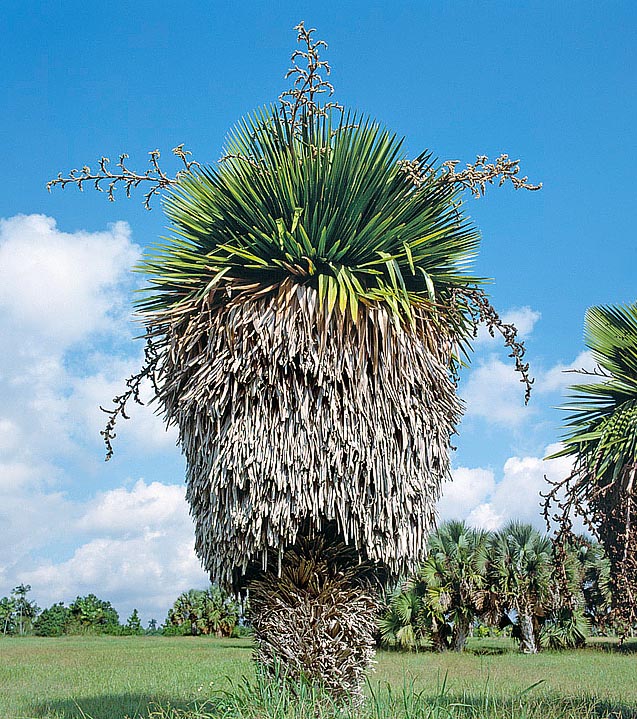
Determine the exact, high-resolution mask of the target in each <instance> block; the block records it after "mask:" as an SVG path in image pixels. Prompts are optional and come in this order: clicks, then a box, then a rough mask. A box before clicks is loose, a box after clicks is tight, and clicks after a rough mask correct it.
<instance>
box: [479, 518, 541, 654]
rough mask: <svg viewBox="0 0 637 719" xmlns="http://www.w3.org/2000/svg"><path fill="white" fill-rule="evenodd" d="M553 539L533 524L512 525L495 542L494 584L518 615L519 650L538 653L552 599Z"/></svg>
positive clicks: (500, 532)
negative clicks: (548, 607) (544, 618)
mask: <svg viewBox="0 0 637 719" xmlns="http://www.w3.org/2000/svg"><path fill="white" fill-rule="evenodd" d="M551 560H552V545H551V540H550V539H549V538H548V537H547V536H546V535H542V534H540V533H539V532H538V531H537V530H535V529H533V527H532V526H531V525H530V524H521V523H519V522H515V521H513V522H510V523H509V524H508V525H506V527H504V528H503V529H502V530H500V531H499V532H498V533H497V534H496V535H495V537H494V539H493V544H492V548H491V562H492V570H491V571H492V573H493V579H494V585H495V587H496V588H497V591H498V593H499V595H500V598H501V599H500V601H501V603H502V606H503V607H504V609H505V610H507V611H508V612H511V611H513V612H515V614H516V615H517V621H516V624H517V629H518V632H519V636H520V650H521V651H522V652H524V653H526V654H535V653H536V652H537V651H538V645H539V637H540V621H539V619H540V618H541V617H543V616H544V615H545V613H546V610H545V607H546V603H547V601H548V600H549V598H550V596H551V578H552V561H551Z"/></svg>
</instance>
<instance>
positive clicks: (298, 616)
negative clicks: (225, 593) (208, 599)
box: [250, 537, 378, 704]
mask: <svg viewBox="0 0 637 719" xmlns="http://www.w3.org/2000/svg"><path fill="white" fill-rule="evenodd" d="M273 564H274V565H275V566H273V567H270V568H269V569H268V570H266V571H264V572H260V573H259V575H258V576H257V577H255V579H253V581H252V582H251V583H250V609H251V619H252V626H253V628H254V635H255V640H256V650H255V654H256V659H257V661H258V662H259V663H260V664H261V665H262V666H264V667H266V668H267V669H268V671H269V672H270V673H271V674H273V675H275V676H278V677H279V678H282V679H285V680H291V686H293V687H294V686H295V685H297V684H298V682H299V681H308V682H310V683H312V684H314V685H318V686H319V687H321V688H323V689H324V690H325V691H327V693H328V694H329V695H330V696H331V697H333V698H335V699H337V700H342V701H347V702H353V703H355V704H356V703H359V702H360V700H361V699H362V692H361V688H362V683H363V679H364V675H365V672H366V670H367V669H368V668H369V667H370V665H371V663H372V660H373V657H374V635H375V632H376V618H377V613H378V601H377V591H376V588H375V587H374V586H373V583H370V580H369V579H368V578H367V576H366V575H367V574H368V573H369V570H370V567H369V565H367V566H365V565H359V564H357V562H356V552H355V551H353V550H352V549H351V548H349V547H345V545H343V544H342V543H341V542H339V541H338V540H336V541H334V539H324V538H322V537H321V538H316V539H313V540H306V539H300V540H299V541H298V542H297V543H296V545H295V546H294V547H293V548H291V549H288V550H287V551H286V552H285V553H284V555H283V560H282V566H281V571H280V575H279V572H278V571H277V567H276V564H277V563H273Z"/></svg>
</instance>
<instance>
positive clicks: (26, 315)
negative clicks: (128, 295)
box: [0, 215, 140, 353]
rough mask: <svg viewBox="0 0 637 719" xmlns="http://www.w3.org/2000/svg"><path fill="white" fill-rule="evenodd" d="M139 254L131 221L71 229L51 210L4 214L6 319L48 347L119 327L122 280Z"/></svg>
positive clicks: (0, 233) (1, 304)
mask: <svg viewBox="0 0 637 719" xmlns="http://www.w3.org/2000/svg"><path fill="white" fill-rule="evenodd" d="M139 257H140V250H139V247H137V245H134V244H133V243H132V242H131V240H130V229H129V227H128V225H127V224H126V223H125V222H117V223H115V224H113V225H111V226H110V227H109V229H108V230H106V231H104V232H93V233H89V232H76V233H73V234H69V233H65V232H62V231H60V230H59V229H57V227H56V223H55V220H54V219H53V218H51V217H46V216H44V215H17V216H15V217H11V218H9V219H7V220H2V219H0V308H1V310H2V314H3V324H5V327H6V325H8V326H9V328H11V330H12V331H13V332H14V333H15V334H17V335H18V336H22V337H25V336H26V337H28V338H29V339H30V340H31V341H34V342H35V343H36V347H34V348H33V349H34V351H35V352H36V353H37V345H39V344H40V343H46V345H47V346H48V348H49V350H50V349H51V347H53V348H58V349H59V348H65V347H68V346H69V345H70V344H72V343H74V342H78V341H79V340H81V339H83V338H84V337H86V336H87V335H88V334H90V333H91V332H95V331H98V330H100V331H104V330H107V329H112V325H113V322H114V321H116V320H117V319H119V318H120V317H119V316H120V315H121V314H122V312H123V311H125V310H124V307H123V303H122V299H121V294H120V292H119V288H120V285H121V284H122V283H123V282H125V281H126V280H128V282H129V283H130V275H129V270H130V268H131V266H132V265H133V264H135V262H137V260H138V259H139Z"/></svg>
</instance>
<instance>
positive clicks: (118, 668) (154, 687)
mask: <svg viewBox="0 0 637 719" xmlns="http://www.w3.org/2000/svg"><path fill="white" fill-rule="evenodd" d="M242 677H246V678H247V680H248V681H249V682H252V684H250V686H249V687H248V689H247V690H245V689H244V690H243V692H239V693H242V695H243V698H244V701H247V702H248V703H252V704H253V705H254V713H251V714H250V716H255V717H257V716H264V713H265V710H264V709H263V707H261V709H259V706H260V704H259V702H260V701H261V700H260V699H259V697H258V696H257V694H258V686H257V685H255V684H254V672H253V667H252V663H251V651H250V642H249V641H248V640H215V639H209V638H191V637H175V638H168V637H64V638H60V639H38V638H23V639H9V638H3V639H0V718H1V719H27V718H29V719H30V718H33V719H81V718H84V717H92V719H124V717H127V716H128V717H148V716H149V712H151V713H152V712H153V711H154V712H155V716H157V717H159V716H162V717H164V716H167V715H171V714H172V715H173V716H175V715H177V714H178V713H179V711H178V710H186V709H188V708H190V709H192V707H193V706H194V704H193V703H194V702H199V704H201V702H203V701H204V700H205V699H207V698H209V697H211V696H215V693H219V692H220V691H222V690H224V689H225V690H228V689H230V688H231V686H232V684H233V683H235V684H241V682H242ZM443 685H444V686H443ZM530 687H532V688H530ZM388 688H389V689H388ZM233 691H234V690H233ZM369 691H371V692H372V693H374V694H375V695H376V700H375V702H374V701H373V702H370V706H372V708H369V707H368V716H373V717H379V718H380V717H382V718H383V719H384V718H385V717H390V716H391V717H394V716H396V717H398V716H400V717H406V718H407V717H409V719H411V717H421V716H422V717H425V716H427V717H443V716H444V717H456V716H457V717H473V718H474V719H482V718H483V717H485V718H486V717H489V718H490V717H498V718H499V717H511V718H512V717H533V718H534V719H535V718H536V719H540V718H542V719H545V718H546V719H553V718H557V717H563V718H564V719H567V718H569V717H572V718H575V717H577V718H580V717H591V716H595V717H623V718H630V719H637V642H634V643H633V644H632V645H631V644H629V645H628V646H627V647H626V649H625V650H624V651H622V652H618V651H615V650H614V647H613V645H611V644H606V645H604V644H599V645H596V646H595V645H594V646H592V647H590V648H588V649H586V650H581V651H577V652H564V653H553V652H547V653H542V654H540V655H537V656H522V655H519V654H517V653H516V652H515V651H514V648H513V645H512V644H509V643H508V640H482V641H479V640H475V641H473V642H472V643H471V645H470V651H469V652H467V653H466V654H464V655H453V654H444V655H439V654H432V653H422V654H414V655H409V654H397V653H386V652H381V653H380V654H379V655H378V663H377V667H376V671H375V672H374V674H373V675H372V678H371V681H370V687H369V688H368V692H369ZM388 691H391V696H390V695H389V694H388ZM252 694H253V695H254V696H252ZM261 704H263V702H262V701H261ZM434 705H435V706H436V707H437V708H436V711H433V709H432V706H434ZM207 706H208V707H209V708H208V709H207V710H206V712H205V714H206V716H217V715H219V716H231V715H232V714H231V713H230V712H229V710H227V707H226V711H228V713H226V714H224V713H223V710H222V708H221V705H219V706H217V708H216V709H215V712H214V713H213V711H212V709H210V706H211V705H207ZM149 707H150V709H149ZM153 707H154V709H153ZM158 707H161V710H160V709H159V708H158ZM169 707H172V709H173V710H171V711H169ZM242 716H243V714H242ZM277 716H279V714H277ZM286 716H287V715H286ZM297 716H298V714H297Z"/></svg>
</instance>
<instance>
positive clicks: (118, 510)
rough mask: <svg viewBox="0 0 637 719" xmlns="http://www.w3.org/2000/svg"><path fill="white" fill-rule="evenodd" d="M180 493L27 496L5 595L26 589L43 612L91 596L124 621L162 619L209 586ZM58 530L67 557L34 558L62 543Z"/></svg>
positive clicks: (148, 489) (165, 488)
mask: <svg viewBox="0 0 637 719" xmlns="http://www.w3.org/2000/svg"><path fill="white" fill-rule="evenodd" d="M184 494H185V491H184V487H183V486H177V485H164V484H160V483H159V482H151V483H150V484H147V483H146V482H144V481H143V480H139V481H138V482H136V483H135V485H134V486H133V487H132V488H131V489H130V490H127V489H124V488H117V489H114V490H111V491H108V492H103V493H100V494H99V495H98V496H97V497H95V498H93V499H90V500H88V501H87V502H84V503H78V502H72V501H70V500H69V499H68V498H66V497H64V496H63V495H61V494H59V493H31V494H30V496H29V506H28V507H27V508H26V511H25V512H23V513H22V515H21V522H20V526H21V527H22V528H23V529H27V530H28V531H27V532H20V531H19V529H18V527H15V526H14V531H16V530H17V536H16V537H15V538H14V541H13V544H12V550H13V557H12V559H13V561H10V562H9V564H8V565H7V566H4V567H3V572H4V575H5V577H4V583H6V586H7V589H6V590H5V591H7V592H8V591H10V588H11V586H15V585H16V584H18V583H20V582H25V583H27V584H31V585H32V587H33V597H34V599H35V600H36V601H37V602H38V603H39V604H40V605H41V606H48V605H50V604H53V603H54V602H58V601H66V602H70V601H72V600H73V599H74V598H75V597H76V596H78V595H85V594H88V593H90V592H93V593H95V594H97V595H98V596H100V597H101V598H102V599H108V600H109V601H111V602H112V603H113V605H114V606H115V608H116V609H118V611H119V612H120V615H121V618H122V619H125V617H126V616H128V615H129V614H130V612H131V611H132V609H133V608H134V607H137V608H138V609H139V610H140V612H141V613H142V615H143V617H144V618H145V619H146V620H148V619H150V618H151V616H154V617H155V618H156V619H158V620H163V618H164V617H165V615H166V612H167V610H168V608H169V607H170V606H171V604H172V602H173V601H174V600H175V599H176V598H177V596H178V595H179V594H180V593H181V592H182V591H185V590H187V589H190V588H191V587H204V586H205V585H206V583H207V577H206V575H205V573H204V571H203V570H202V568H201V565H200V563H199V560H198V559H197V557H196V556H195V552H194V548H193V546H194V529H193V526H192V521H191V519H190V517H189V515H188V506H187V503H186V500H185V497H184ZM10 509H12V510H14V511H15V509H16V507H12V508H10ZM14 511H11V512H10V515H11V516H13V517H14V518H15V517H16V516H17V513H14ZM61 521H62V524H61ZM62 528H63V531H64V541H65V542H67V543H70V544H71V546H73V547H75V549H74V550H71V551H72V555H71V556H70V557H69V558H68V559H62V560H61V561H57V562H54V561H52V560H50V559H46V558H44V559H42V558H38V552H37V550H38V549H40V548H42V547H43V546H44V545H45V544H46V543H47V542H50V541H55V540H57V541H60V539H61V538H60V537H59V533H60V531H61V529H62ZM34 530H36V531H35V534H34ZM21 540H22V541H21ZM25 567H27V568H25ZM9 585H11V586H9Z"/></svg>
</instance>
